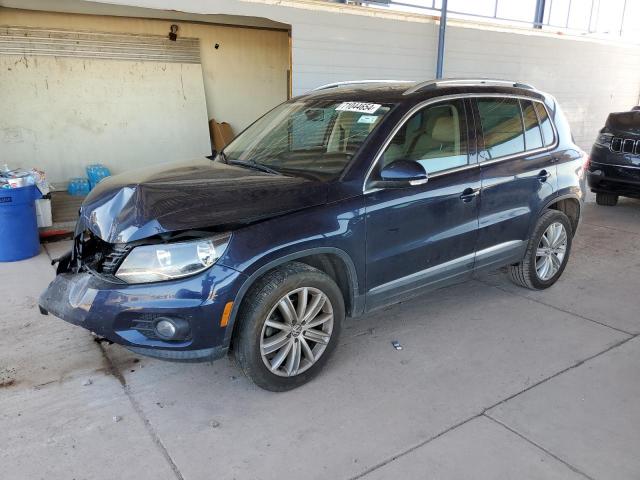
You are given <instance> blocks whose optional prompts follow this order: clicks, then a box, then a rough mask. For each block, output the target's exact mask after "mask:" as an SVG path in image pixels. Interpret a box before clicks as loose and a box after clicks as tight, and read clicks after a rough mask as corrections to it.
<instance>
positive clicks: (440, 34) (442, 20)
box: [436, 0, 447, 79]
mask: <svg viewBox="0 0 640 480" xmlns="http://www.w3.org/2000/svg"><path fill="white" fill-rule="evenodd" d="M446 29H447V0H442V8H441V9H440V29H439V32H438V63H437V64H436V78H437V79H441V78H442V69H443V66H444V37H445V32H446Z"/></svg>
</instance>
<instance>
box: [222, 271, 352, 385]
mask: <svg viewBox="0 0 640 480" xmlns="http://www.w3.org/2000/svg"><path fill="white" fill-rule="evenodd" d="M239 315H240V316H239V318H238V321H239V325H238V331H237V337H236V339H235V340H234V353H235V357H236V359H237V361H238V364H239V365H240V367H241V368H242V370H243V371H244V373H245V375H247V377H249V378H250V379H251V380H253V382H254V383H256V384H257V385H258V386H260V387H262V388H264V389H266V390H271V391H285V390H290V389H292V388H295V387H298V386H300V385H302V384H304V383H306V382H308V381H309V380H311V379H312V378H313V377H314V376H315V375H317V373H318V372H319V371H320V370H321V369H322V367H323V366H324V364H325V363H326V362H327V360H328V359H329V356H330V355H331V353H332V352H333V350H334V349H335V347H336V345H337V342H338V337H339V335H340V330H341V328H342V321H343V320H344V316H345V307H344V299H343V297H342V292H341V291H340V289H339V288H338V286H337V285H336V283H335V282H334V281H333V280H332V279H331V277H329V276H328V275H326V274H325V273H323V272H321V271H320V270H317V269H315V268H313V267H310V266H308V265H305V264H303V263H298V262H291V263H287V264H285V265H283V266H282V267H279V268H277V269H275V270H273V271H271V272H269V273H267V274H266V275H265V276H264V277H262V278H261V279H259V280H258V281H257V282H256V284H255V285H254V286H253V287H252V288H251V290H250V291H249V293H247V296H246V297H245V299H244V300H243V302H242V306H241V309H240V313H239Z"/></svg>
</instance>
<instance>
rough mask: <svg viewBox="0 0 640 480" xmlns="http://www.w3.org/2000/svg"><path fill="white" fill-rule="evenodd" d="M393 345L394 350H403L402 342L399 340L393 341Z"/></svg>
mask: <svg viewBox="0 0 640 480" xmlns="http://www.w3.org/2000/svg"><path fill="white" fill-rule="evenodd" d="M391 345H393V348H395V349H396V350H402V345H400V342H399V341H398V340H393V341H392V342H391Z"/></svg>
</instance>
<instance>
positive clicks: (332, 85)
mask: <svg viewBox="0 0 640 480" xmlns="http://www.w3.org/2000/svg"><path fill="white" fill-rule="evenodd" d="M363 83H415V82H413V81H411V80H347V81H345V82H333V83H327V84H326V85H321V86H319V87H316V88H314V89H313V90H311V91H312V92H315V91H318V90H328V89H330V88H339V87H344V86H349V85H358V84H363Z"/></svg>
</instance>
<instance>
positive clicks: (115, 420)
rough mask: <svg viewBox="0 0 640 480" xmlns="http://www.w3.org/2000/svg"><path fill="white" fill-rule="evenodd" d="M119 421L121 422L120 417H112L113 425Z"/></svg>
mask: <svg viewBox="0 0 640 480" xmlns="http://www.w3.org/2000/svg"><path fill="white" fill-rule="evenodd" d="M120 420H122V417H121V416H120V415H114V416H113V423H118V422H119V421H120Z"/></svg>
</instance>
